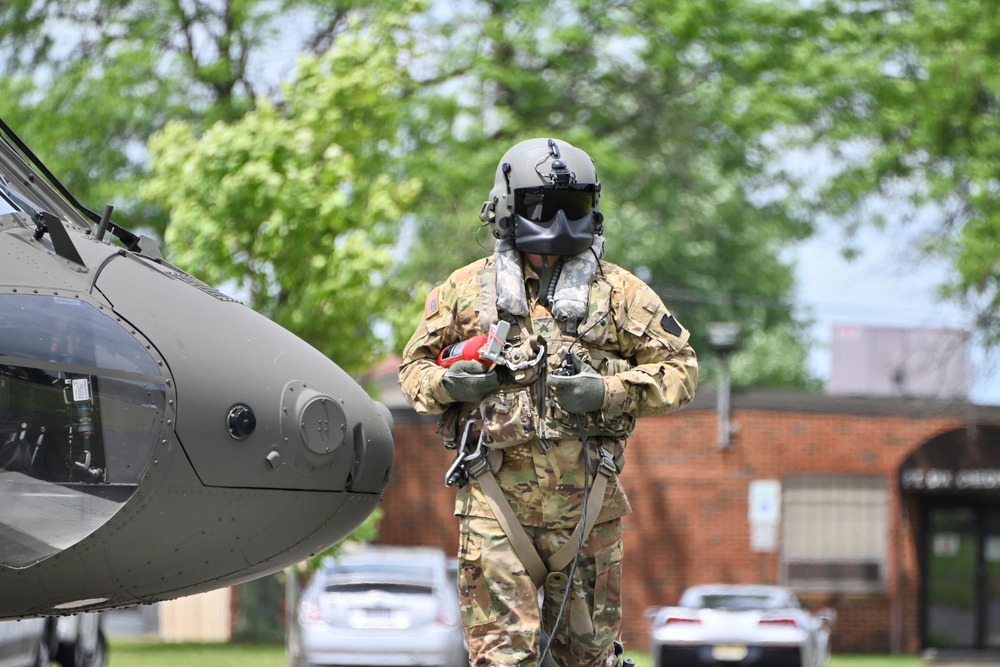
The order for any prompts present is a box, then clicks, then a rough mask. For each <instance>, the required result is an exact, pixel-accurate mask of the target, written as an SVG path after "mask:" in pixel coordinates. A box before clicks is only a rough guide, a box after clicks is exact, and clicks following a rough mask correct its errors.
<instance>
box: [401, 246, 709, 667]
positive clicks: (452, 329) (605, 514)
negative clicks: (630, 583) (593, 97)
mask: <svg viewBox="0 0 1000 667" xmlns="http://www.w3.org/2000/svg"><path fill="white" fill-rule="evenodd" d="M494 261H495V260H494V259H493V258H492V257H490V258H486V259H482V260H479V261H477V262H474V263H472V264H470V265H468V266H466V267H464V268H462V269H459V270H458V271H455V272H454V273H453V274H452V275H451V276H449V278H448V279H447V280H446V281H445V282H444V283H443V284H442V285H440V286H438V287H437V288H435V289H434V290H432V291H431V293H430V294H428V296H427V301H426V304H425V310H424V318H423V320H422V321H421V323H420V325H419V326H418V327H417V329H416V331H415V332H414V334H413V336H412V338H411V339H410V341H409V343H408V344H407V346H406V348H405V350H404V353H403V361H402V364H401V365H400V370H399V380H400V385H401V387H402V390H403V393H404V395H405V396H406V397H407V399H408V400H409V402H410V403H411V404H412V405H413V407H414V408H415V409H416V410H417V411H418V412H420V413H423V414H439V413H443V416H442V419H441V421H440V423H439V430H438V432H439V434H440V435H441V436H442V437H443V438H444V440H445V443H446V444H453V443H455V441H456V440H457V439H458V438H459V437H460V435H461V433H462V428H463V426H464V423H465V422H466V420H467V419H468V418H470V416H471V417H472V418H475V419H477V420H481V423H480V422H477V426H476V430H479V429H480V428H481V429H482V431H483V439H484V442H485V444H486V445H487V446H489V447H491V448H494V449H496V450H499V451H501V452H502V462H500V461H499V459H500V458H501V457H499V456H496V457H492V459H491V461H492V462H493V463H494V466H496V465H497V464H498V463H499V467H498V468H496V469H495V470H494V473H495V477H496V480H497V482H498V484H499V486H500V488H501V490H502V491H503V493H504V495H505V497H506V498H507V500H508V502H509V503H510V506H511V508H512V509H513V512H514V514H515V515H516V517H517V518H518V520H519V522H520V523H521V525H522V526H524V527H525V529H526V531H527V532H528V534H529V536H530V537H531V538H532V540H533V542H534V544H535V548H536V549H537V551H538V552H539V555H540V556H542V558H547V557H548V556H550V555H551V554H552V553H553V552H554V551H556V549H557V548H558V547H560V546H561V545H562V544H563V543H565V542H566V541H567V540H568V538H569V536H570V534H571V533H572V531H573V529H574V528H575V527H576V526H577V524H578V523H579V522H580V517H581V513H582V508H583V498H584V485H585V483H586V481H585V480H586V479H587V475H586V472H585V469H584V468H585V466H584V452H583V447H582V444H581V439H580V429H581V428H582V430H583V431H584V435H585V436H586V439H587V442H588V443H589V445H590V449H589V452H588V455H589V460H590V462H591V463H592V464H593V463H594V462H595V461H596V458H597V453H596V449H595V448H596V447H597V446H600V445H603V446H605V447H608V448H609V449H613V450H614V453H615V454H616V455H620V454H621V453H622V451H623V449H624V445H625V440H626V438H627V437H628V436H629V435H630V434H631V433H632V431H633V429H634V427H635V419H636V418H637V417H641V416H645V415H655V414H662V413H665V412H668V411H671V410H675V409H677V408H679V407H681V406H683V405H685V404H686V403H688V402H689V401H690V400H691V398H692V397H693V394H694V390H695V386H696V383H697V376H698V367H697V361H696V358H695V354H694V351H693V350H692V349H691V347H690V346H689V345H688V344H687V332H686V331H684V329H683V328H682V327H681V326H680V325H679V324H678V323H677V321H676V320H675V319H674V318H673V316H672V315H670V313H669V312H668V311H667V309H666V308H665V307H664V306H663V303H662V302H661V301H660V299H659V297H658V296H657V295H656V293H655V292H653V290H652V289H650V288H649V287H648V286H647V285H645V283H643V282H642V281H641V280H639V279H638V278H636V277H635V276H634V275H632V274H631V273H629V272H628V271H625V270H624V269H622V268H620V267H618V266H615V265H614V264H611V263H609V262H601V263H600V270H599V271H598V272H597V274H596V275H595V276H594V278H593V280H592V282H591V286H590V294H589V300H588V303H587V308H586V311H585V312H586V315H587V316H586V318H585V319H584V321H582V322H579V323H578V324H577V326H576V327H575V329H576V331H577V332H578V333H575V334H574V333H571V331H572V329H573V327H572V326H571V325H568V324H566V323H563V322H558V321H556V320H555V318H554V317H553V316H552V313H551V312H550V310H549V309H548V308H547V307H546V305H545V304H543V301H544V299H542V300H540V299H539V294H538V293H539V282H540V281H539V278H538V275H537V274H536V273H535V271H534V270H533V269H532V268H531V267H530V266H529V265H528V264H527V263H525V265H524V280H525V289H526V295H527V300H528V309H529V312H528V313H527V315H526V316H523V317H511V316H510V315H509V314H508V315H507V317H506V318H505V319H508V320H512V326H511V332H510V335H509V336H508V342H509V343H510V344H511V346H512V347H511V350H510V355H509V356H510V358H511V360H512V361H514V362H519V361H525V360H530V359H532V358H535V357H536V356H537V353H538V350H539V349H541V345H542V344H544V347H545V351H546V359H545V362H546V364H547V369H543V368H542V367H541V364H539V365H537V366H534V367H529V368H526V369H524V370H520V371H517V372H511V371H509V370H508V369H506V368H502V367H499V368H498V370H497V373H498V376H499V378H500V388H499V389H498V390H497V391H496V392H495V393H494V394H492V395H490V396H487V397H486V398H485V399H484V400H483V401H482V402H481V403H479V404H459V403H452V399H451V397H450V396H449V395H448V393H447V392H446V391H445V389H444V387H443V386H442V383H441V379H442V377H443V375H444V373H445V369H444V368H441V367H439V366H438V365H437V363H436V359H437V355H438V353H439V352H440V351H441V350H442V349H443V348H445V347H446V346H448V345H451V344H453V343H456V342H459V341H462V340H466V339H468V338H470V337H472V336H475V335H479V334H482V333H485V332H486V330H487V327H488V325H489V323H491V322H492V321H495V319H496V317H497V316H498V313H497V312H496V302H497V297H496V293H495V291H494V290H495V285H496V269H495V267H494V266H493V263H494ZM499 315H500V316H503V315H504V314H503V313H499ZM577 336H580V337H581V339H580V342H579V343H577V344H576V345H575V346H573V348H572V351H573V353H574V354H575V355H576V356H578V357H581V358H582V359H583V360H584V362H585V363H588V364H589V365H590V366H592V367H593V368H594V369H595V370H596V371H597V372H598V373H600V374H601V375H602V376H604V377H603V379H604V383H605V397H604V404H603V406H602V407H601V410H600V411H599V412H594V413H587V414H583V415H579V417H580V419H579V421H578V419H577V415H573V414H569V413H567V412H565V411H564V410H562V408H561V407H560V406H559V405H558V404H557V402H556V399H555V395H554V391H553V390H552V389H551V388H550V387H547V386H545V385H544V378H545V373H546V372H551V371H553V370H554V369H556V368H557V367H558V366H559V364H560V363H561V362H562V359H563V352H564V351H565V350H566V349H567V348H570V347H571V345H572V344H573V341H574V340H575V339H576V338H577ZM540 394H541V395H540ZM477 437H478V435H477ZM592 468H593V466H592ZM590 479H591V480H593V473H591V475H590ZM591 483H592V482H591ZM630 512H631V509H630V508H629V504H628V500H627V499H626V497H625V494H624V492H623V491H622V489H621V487H620V485H619V483H618V477H617V475H612V476H611V478H610V480H609V482H608V485H607V489H606V491H605V495H604V503H603V506H602V509H601V511H600V514H599V516H598V520H597V521H598V523H597V525H596V526H595V527H594V529H593V530H592V531H591V533H590V534H589V535H588V536H587V538H586V540H585V543H584V545H583V549H582V551H581V555H580V559H579V562H578V564H577V570H576V575H575V577H574V582H573V587H572V594H571V597H570V602H569V603H568V604H567V610H566V612H565V613H564V615H563V620H562V622H561V624H560V627H559V629H558V632H557V636H556V641H555V642H553V645H552V649H551V651H552V654H553V657H554V658H555V659H556V660H557V662H559V663H560V664H562V665H570V664H580V665H603V664H610V663H611V661H612V655H611V644H612V641H613V640H614V639H615V638H616V637H617V635H618V631H619V627H620V624H621V600H620V595H621V587H620V579H621V564H622V544H621V517H622V516H623V515H625V514H629V513H630ZM455 513H456V514H457V515H459V516H461V517H462V519H461V545H460V549H459V563H460V587H461V602H462V621H463V625H464V626H465V630H466V636H467V637H468V640H469V646H470V654H471V664H473V665H500V664H503V665H527V664H535V663H536V662H537V660H538V657H539V656H538V654H539V646H538V631H539V616H540V615H541V616H543V617H544V618H545V619H546V625H545V627H552V623H553V621H554V620H555V616H556V613H557V611H558V607H559V604H560V603H561V602H562V599H563V594H562V591H561V590H560V591H552V590H549V591H547V594H546V595H545V603H544V608H543V609H542V610H541V611H540V610H539V609H538V605H537V591H536V589H535V586H534V584H533V583H532V581H531V579H530V577H529V576H528V574H527V573H526V571H525V568H524V566H523V565H522V564H521V563H520V561H519V559H518V557H517V555H516V554H515V553H514V552H513V550H512V548H511V546H510V543H509V542H508V540H507V538H506V536H505V534H504V532H503V530H502V529H501V528H500V526H499V524H498V523H497V521H496V520H495V518H494V515H493V512H492V510H491V509H490V507H489V505H488V503H487V501H486V498H485V496H484V494H483V492H482V490H481V489H480V487H479V485H478V484H477V483H476V482H475V481H472V482H470V483H469V484H467V485H466V486H465V487H464V488H462V489H460V490H459V491H458V494H457V497H456V502H455ZM564 572H566V573H567V574H568V572H569V567H567V568H565V570H564ZM547 585H548V584H547Z"/></svg>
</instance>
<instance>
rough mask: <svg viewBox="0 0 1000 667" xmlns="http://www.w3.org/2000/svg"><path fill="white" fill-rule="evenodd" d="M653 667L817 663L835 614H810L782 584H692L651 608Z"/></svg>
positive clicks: (826, 648)
mask: <svg viewBox="0 0 1000 667" xmlns="http://www.w3.org/2000/svg"><path fill="white" fill-rule="evenodd" d="M647 615H648V616H650V617H651V618H652V625H651V628H650V634H651V642H650V655H651V656H652V658H653V665H654V667H698V666H700V665H727V666H728V665H775V666H781V667H823V665H825V664H826V663H827V661H828V660H829V659H830V641H829V640H830V630H831V628H832V626H833V624H834V622H836V618H837V613H836V612H835V611H834V610H832V609H821V610H819V611H818V612H817V613H816V614H815V615H814V614H812V613H810V612H809V611H807V610H805V609H803V608H802V605H801V604H799V600H798V598H796V597H795V593H793V592H792V591H791V590H790V589H788V588H785V587H783V586H755V585H733V584H704V585H700V586H692V587H691V588H688V589H687V590H686V591H684V593H683V595H681V599H680V602H679V603H678V605H677V606H675V607H654V608H652V609H650V610H649V611H648V612H647Z"/></svg>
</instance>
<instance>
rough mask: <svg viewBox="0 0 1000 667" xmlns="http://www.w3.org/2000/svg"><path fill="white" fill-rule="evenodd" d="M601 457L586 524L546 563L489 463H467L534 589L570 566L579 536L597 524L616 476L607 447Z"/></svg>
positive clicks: (579, 527)
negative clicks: (551, 574) (607, 490)
mask: <svg viewBox="0 0 1000 667" xmlns="http://www.w3.org/2000/svg"><path fill="white" fill-rule="evenodd" d="M600 453H601V460H600V462H599V464H598V467H597V474H596V475H595V476H594V484H593V486H592V487H591V489H590V498H589V500H588V501H587V508H586V515H587V523H586V525H584V523H583V521H582V520H581V521H580V523H578V524H577V525H576V529H575V530H574V531H573V534H572V535H570V537H569V539H568V540H566V543H565V544H563V545H562V546H561V547H560V548H559V550H558V551H556V552H555V553H554V554H552V557H551V558H550V559H549V560H548V562H547V563H546V562H544V561H543V560H542V558H541V556H539V555H538V551H537V550H536V549H535V545H534V544H533V543H532V541H531V538H530V537H528V533H527V532H526V531H525V530H524V526H522V525H521V522H520V521H518V520H517V517H516V516H515V515H514V510H513V509H511V507H510V503H509V502H507V498H506V497H505V496H504V495H503V491H501V490H500V485H499V484H497V480H496V477H494V476H493V471H492V470H490V466H489V463H487V462H486V457H485V456H484V457H481V458H480V459H478V460H476V461H473V462H470V463H469V466H468V469H469V474H470V475H471V476H472V477H474V478H475V479H476V480H477V481H478V482H479V486H480V488H482V490H483V493H484V494H485V495H486V501H487V502H488V503H489V505H490V509H491V510H493V515H494V516H495V517H496V519H497V522H499V524H500V527H501V528H503V532H504V533H505V534H506V535H507V539H508V540H510V544H511V546H512V547H513V548H514V553H516V554H517V557H518V558H520V559H521V563H522V564H523V565H524V569H526V570H527V571H528V576H530V577H531V580H532V582H534V584H535V587H536V588H541V587H542V585H543V584H544V583H545V577H546V576H547V575H548V573H549V572H559V571H560V570H562V569H563V568H564V567H566V566H567V565H569V563H570V561H572V560H573V556H574V555H575V554H576V548H577V546H578V545H579V544H580V536H581V534H582V535H583V537H584V538H586V536H587V535H589V534H590V531H591V530H593V528H594V525H595V524H596V523H597V516H598V515H599V514H600V512H601V506H602V505H603V504H604V492H605V490H606V489H607V486H608V479H610V478H611V476H612V475H614V474H615V472H616V469H615V461H614V457H613V456H612V455H611V452H610V451H608V449H607V448H606V447H604V446H601V449H600Z"/></svg>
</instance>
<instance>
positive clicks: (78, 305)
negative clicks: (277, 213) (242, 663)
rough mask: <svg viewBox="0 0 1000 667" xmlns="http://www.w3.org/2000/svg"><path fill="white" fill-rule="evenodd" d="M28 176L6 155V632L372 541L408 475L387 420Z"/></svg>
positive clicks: (2, 424)
mask: <svg viewBox="0 0 1000 667" xmlns="http://www.w3.org/2000/svg"><path fill="white" fill-rule="evenodd" d="M32 178H39V180H40V177H38V176H37V175H35V174H34V173H33V172H31V171H29V168H28V167H27V165H26V163H23V162H22V161H20V158H19V156H18V155H17V154H16V152H15V151H14V150H13V149H12V148H11V146H10V145H8V144H7V143H6V142H3V141H0V590H2V591H3V594H2V595H0V618H19V617H26V616H34V615H52V614H60V613H73V612H77V611H87V610H94V609H108V608H113V607H120V606H126V605H133V604H139V603H148V602H154V601H157V600H163V599H168V598H174V597H179V596H183V595H189V594H193V593H198V592H202V591H206V590H211V589H214V588H219V587H222V586H227V585H232V584H236V583H239V582H242V581H246V580H249V579H253V578H256V577H259V576H263V575H265V574H268V573H270V572H274V571H277V570H279V569H282V568H285V567H287V566H289V565H291V564H294V563H296V562H299V561H301V560H303V559H305V558H307V557H309V556H310V555H312V554H315V553H317V552H319V551H322V550H324V549H325V548H327V547H329V546H330V545H332V544H334V543H336V542H338V541H340V540H342V539H343V538H345V537H346V536H347V535H348V534H349V533H350V532H351V531H352V530H354V529H355V528H356V527H357V526H358V525H360V524H361V523H362V522H363V521H364V520H365V518H367V517H368V516H369V515H370V514H371V512H372V511H373V510H374V509H375V508H376V507H377V505H378V503H379V501H380V499H381V496H382V493H383V491H384V489H385V486H386V484H387V483H388V481H389V476H390V472H391V469H392V462H393V441H392V420H391V417H390V416H389V412H388V410H387V409H386V408H385V407H384V406H382V405H381V404H379V403H377V402H376V401H373V400H372V399H371V398H369V396H368V395H367V394H366V393H365V391H364V390H363V389H362V388H361V386H360V385H359V384H358V383H357V382H355V381H354V380H353V379H352V378H351V377H350V376H348V375H347V374H346V373H345V372H344V371H343V370H342V369H341V368H340V367H338V366H337V365H336V364H335V363H333V362H332V361H330V360H329V359H328V358H326V357H325V356H324V355H323V354H321V353H320V352H319V351H317V350H316V349H315V348H313V347H312V346H310V345H309V344H307V343H306V342H304V341H302V340H301V339H299V338H298V337H296V336H295V335H293V334H292V333H290V332H289V331H287V330H285V329H283V328H282V327H280V326H278V325H277V324H275V323H273V322H271V321H270V320H268V319H267V318H265V317H263V316H261V315H260V314H258V313H256V312H254V311H253V310H252V309H250V308H248V307H247V306H245V305H243V304H242V303H239V302H238V301H235V300H233V299H231V298H229V297H227V296H225V295H224V294H222V293H221V292H219V291H218V290H215V289H213V288H210V287H208V286H207V285H205V284H203V283H201V282H200V281H198V280H197V279H195V278H193V277H192V276H190V275H189V274H187V273H185V272H184V271H182V270H180V269H178V268H177V267H175V266H173V265H171V264H170V263H168V262H166V261H165V260H164V259H163V258H162V257H161V256H160V253H159V252H158V250H157V249H156V248H155V244H154V243H153V242H152V241H150V240H149V239H143V241H142V246H143V250H138V249H132V250H130V249H125V248H123V247H119V246H117V245H115V244H113V243H110V242H108V240H104V239H101V240H98V238H97V237H98V236H99V235H100V234H99V233H95V230H94V228H93V227H92V226H91V225H90V224H89V223H88V222H87V221H86V219H84V218H83V217H82V216H79V215H77V214H76V213H75V212H74V211H73V210H72V207H71V206H69V205H68V204H66V203H65V202H64V201H62V200H60V199H59V198H58V195H57V194H56V193H55V192H54V190H52V189H51V188H49V187H48V186H47V185H46V184H45V183H42V182H39V181H32V180H30V179H32ZM40 210H44V211H45V214H44V215H42V214H40V213H39V211H40Z"/></svg>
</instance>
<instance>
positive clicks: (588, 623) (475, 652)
mask: <svg viewBox="0 0 1000 667" xmlns="http://www.w3.org/2000/svg"><path fill="white" fill-rule="evenodd" d="M525 531H527V533H528V535H529V536H530V537H531V538H532V540H533V541H534V543H535V548H536V549H537V550H538V554H539V556H541V557H542V559H543V560H544V559H547V558H549V557H550V556H551V555H552V554H553V553H555V552H556V551H557V550H558V549H559V547H560V546H562V544H563V543H564V542H565V541H566V540H567V539H568V538H569V536H570V534H571V533H572V529H559V530H544V529H541V528H533V527H531V526H525ZM458 564H459V575H458V576H459V590H460V601H461V605H462V625H463V626H464V628H465V636H466V639H467V640H468V642H469V663H470V665H472V667H487V666H492V665H519V666H525V667H535V666H536V665H538V658H539V654H540V653H541V650H542V649H541V646H540V638H539V636H540V632H539V630H540V627H544V628H545V630H546V631H551V628H552V627H553V625H554V624H555V620H556V616H557V615H558V613H559V606H560V605H561V604H562V601H563V592H564V591H565V583H564V582H565V580H566V577H565V576H563V577H561V578H560V577H558V575H557V576H555V577H554V576H553V575H551V574H550V575H549V577H548V580H547V583H546V585H545V588H546V589H548V590H546V591H544V593H543V595H542V596H539V591H538V590H537V589H536V588H535V584H534V583H533V582H532V581H531V577H530V576H529V575H528V573H527V571H526V570H525V568H524V566H523V565H522V564H521V561H520V559H519V558H518V557H517V554H516V553H514V549H513V547H512V546H511V544H510V541H509V540H508V539H507V536H506V534H505V533H504V531H503V528H501V527H500V524H499V523H498V522H497V521H496V520H495V519H493V518H486V517H477V516H463V517H462V518H461V539H460V543H459V553H458ZM570 567H571V565H567V566H566V568H565V569H564V570H563V572H564V573H565V574H566V575H568V574H569V570H570ZM621 575H622V526H621V519H614V520H611V521H607V522H604V523H600V524H597V525H596V526H594V528H593V530H592V531H591V533H590V535H589V536H588V537H587V539H586V541H585V542H584V543H583V550H582V551H581V553H580V558H579V560H578V561H577V567H576V573H575V575H574V577H573V582H572V587H571V589H570V595H569V600H568V601H567V603H566V609H565V611H564V612H563V616H562V620H561V621H560V623H559V627H558V628H557V630H556V634H555V639H554V640H553V642H552V646H551V648H550V649H549V653H550V655H551V656H552V658H553V659H554V661H555V662H556V664H557V665H560V666H561V667H570V666H576V665H581V666H582V665H587V666H593V667H597V666H603V667H611V666H612V665H614V664H615V656H614V652H613V647H612V644H613V642H614V640H615V639H617V638H618V632H619V630H620V628H621V620H622V613H621ZM559 579H561V580H562V581H561V582H560V581H558V580H559ZM540 597H541V598H542V604H541V608H539V598H540Z"/></svg>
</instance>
